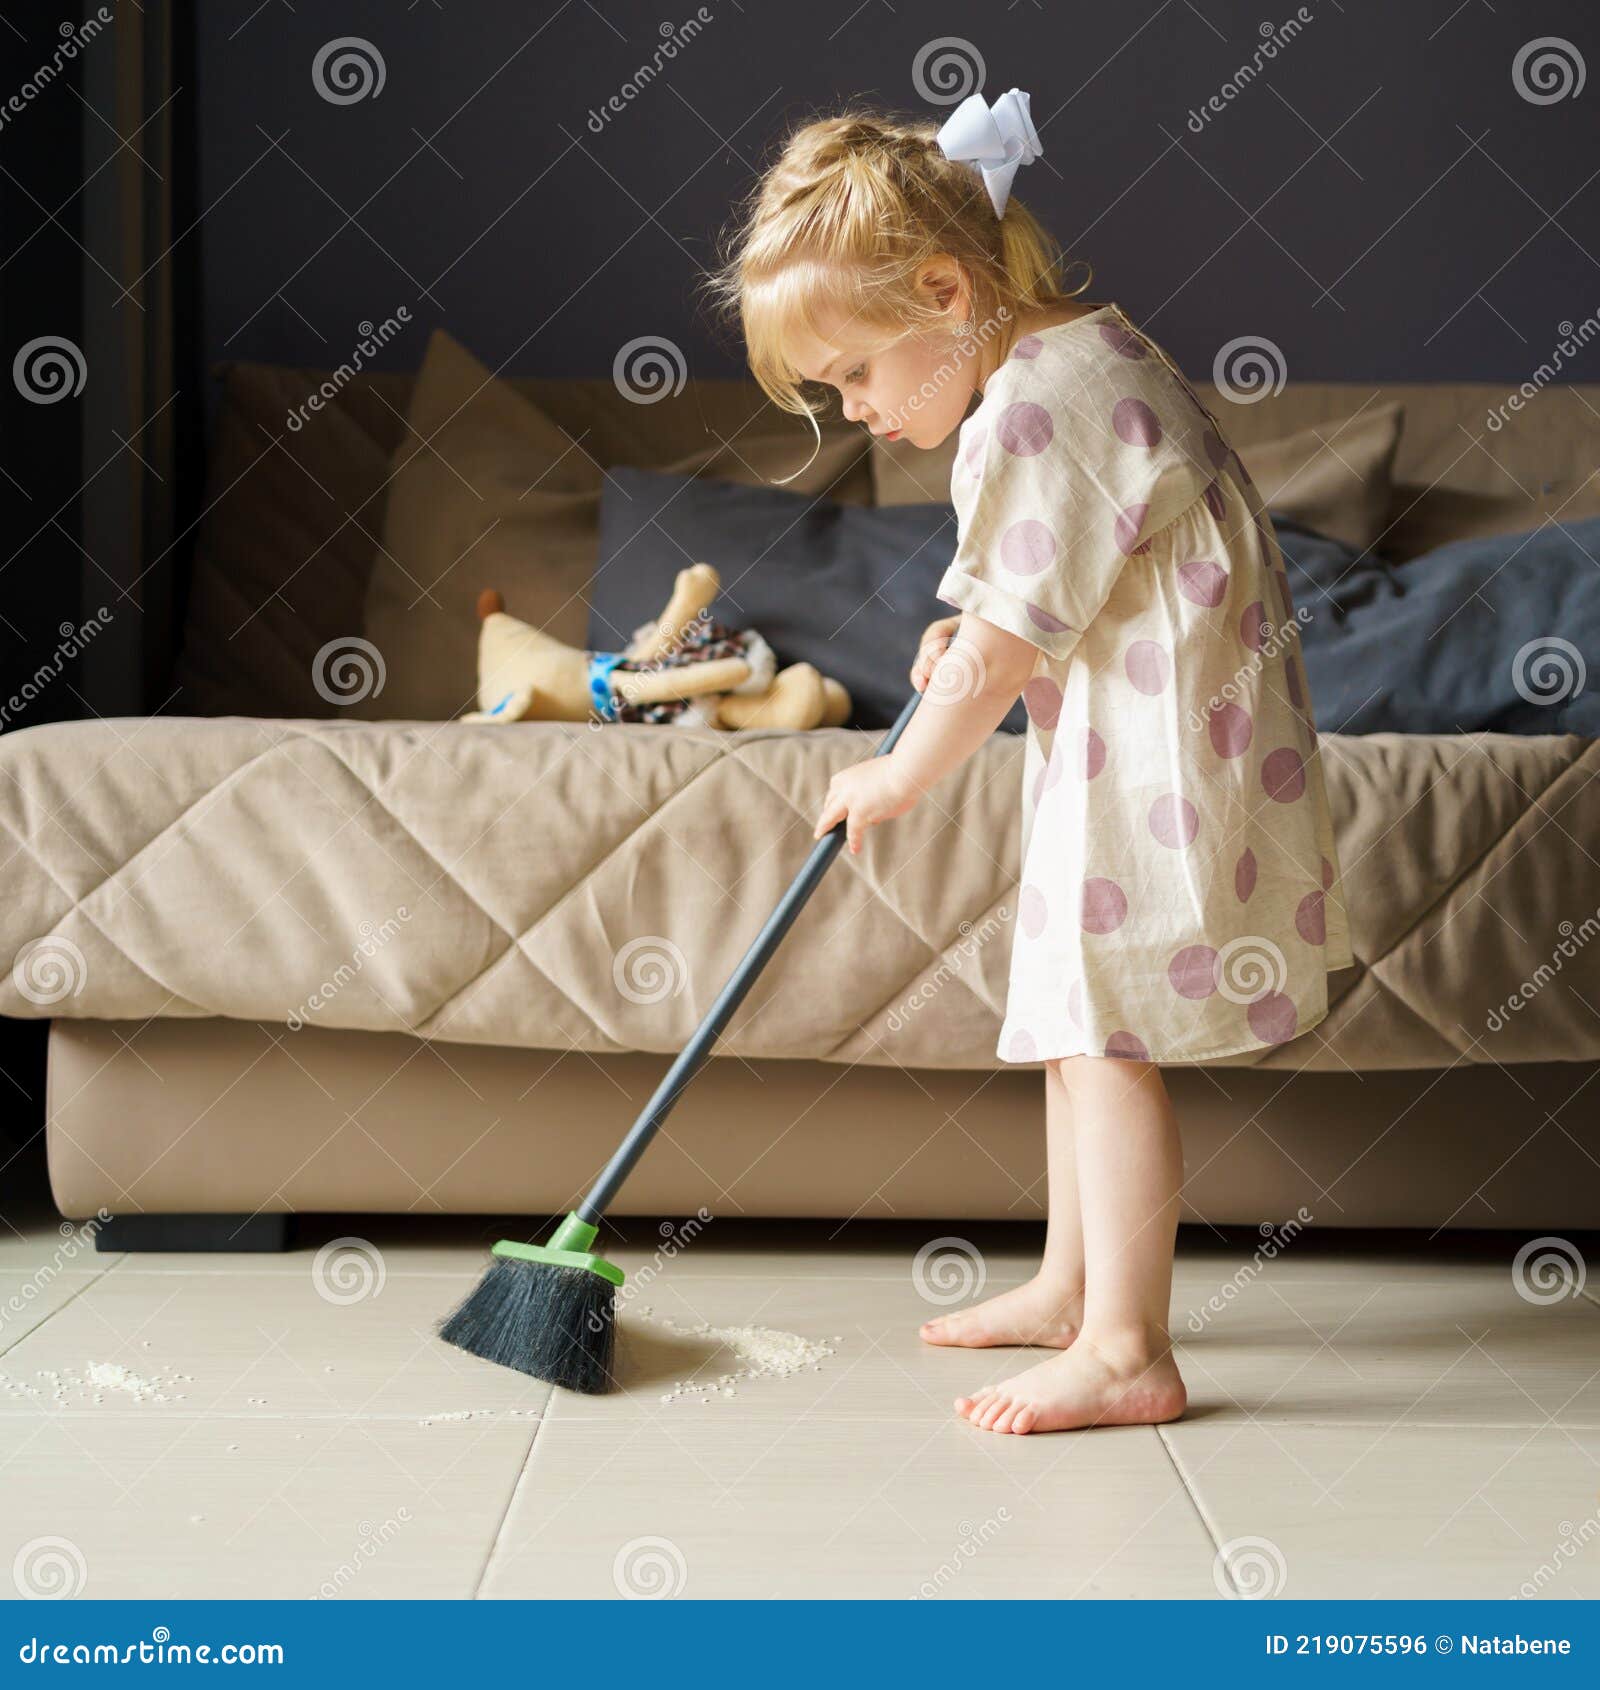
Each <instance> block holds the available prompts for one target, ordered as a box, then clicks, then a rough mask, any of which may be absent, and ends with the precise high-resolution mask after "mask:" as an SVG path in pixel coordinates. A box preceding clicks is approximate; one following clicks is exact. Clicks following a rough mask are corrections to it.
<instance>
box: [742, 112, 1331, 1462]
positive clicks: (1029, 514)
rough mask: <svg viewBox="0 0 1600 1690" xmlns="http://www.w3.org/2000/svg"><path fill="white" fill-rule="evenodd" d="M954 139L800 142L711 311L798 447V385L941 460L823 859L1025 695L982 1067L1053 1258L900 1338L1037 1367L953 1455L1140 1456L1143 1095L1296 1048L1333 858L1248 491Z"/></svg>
mask: <svg viewBox="0 0 1600 1690" xmlns="http://www.w3.org/2000/svg"><path fill="white" fill-rule="evenodd" d="M972 99H973V100H976V101H978V108H979V109H978V112H977V114H976V115H977V117H978V119H979V120H980V122H981V121H985V120H986V121H988V122H989V123H990V124H991V125H992V126H993V128H994V130H995V132H997V133H998V135H999V136H1000V138H1001V141H1002V143H1003V142H1004V140H1005V138H1006V136H1007V135H1008V134H1009V135H1011V136H1015V135H1017V134H1019V133H1020V134H1022V135H1025V136H1029V137H1031V141H1030V142H1029V145H1028V147H1027V148H1025V149H1023V151H1022V156H1021V158H1020V162H1024V163H1025V162H1028V160H1029V159H1030V158H1031V157H1032V156H1034V154H1035V153H1036V152H1037V150H1038V147H1037V136H1036V134H1034V133H1033V130H1032V125H1031V123H1030V122H1028V120H1027V96H1026V95H1025V94H1021V93H1020V92H1019V91H1018V90H1015V89H1013V90H1012V91H1011V92H1010V93H1009V94H1007V95H1005V96H1002V100H1001V101H997V102H996V105H995V107H994V108H993V110H992V113H991V111H990V109H989V108H987V107H985V106H984V105H983V102H982V97H981V96H978V95H974V96H973V97H972ZM971 107H972V101H970V100H969V101H968V102H966V103H965V104H964V105H963V107H962V108H960V112H961V114H965V117H964V121H965V122H966V125H967V129H968V131H969V132H970V130H971V126H972V124H971V120H972V119H973V117H974V113H973V112H972V110H971ZM958 115H959V114H958ZM953 127H956V125H955V120H954V119H953V120H952V123H951V124H947V125H946V126H945V129H943V130H940V131H938V132H937V133H936V132H935V130H934V128H933V126H932V125H924V124H916V123H911V124H900V123H895V122H891V121H887V120H884V119H882V118H879V117H876V116H873V115H871V114H869V113H862V112H849V113H846V114H845V115H843V116H840V117H837V118H833V119H828V120H824V121H820V122H815V123H811V124H809V125H807V126H806V127H804V128H802V129H800V130H798V131H797V132H796V133H795V134H794V135H793V136H792V137H791V138H790V140H789V143H788V145H787V147H786V149H785V151H784V153H783V155H782V157H781V158H780V159H779V161H778V162H777V164H776V165H775V166H774V167H773V169H772V170H771V171H770V172H769V173H768V175H767V176H766V177H765V179H764V180H763V182H762V184H761V186H760V188H759V190H758V192H757V195H756V197H755V201H754V204H753V206H752V208H751V212H750V215H749V219H748V222H747V223H746V225H745V226H744V227H743V228H742V230H741V231H740V235H739V239H738V244H737V249H736V251H735V253H734V255H733V256H732V259H731V261H730V264H729V266H728V267H727V269H726V270H725V271H724V273H723V276H722V278H721V281H722V282H723V284H724V286H725V287H726V289H727V292H728V295H729V297H730V298H731V299H733V300H736V302H737V307H738V311H739V314H740V318H741V323H742V327H743V330H744V334H745V337H746V344H747V347H748V351H749V358H750V364H751V369H752V372H753V373H754V375H755V377H756V379H757V380H758V381H759V383H760V384H761V386H762V387H763V389H764V390H765V391H766V392H767V393H768V394H769V395H770V396H771V397H772V398H773V399H774V401H775V402H776V403H778V404H779V405H781V406H782V407H783V408H785V409H787V410H790V411H794V412H797V413H802V414H804V415H806V416H807V417H808V418H811V420H812V423H813V427H815V418H814V415H813V411H812V407H811V406H810V405H809V404H807V402H806V400H805V398H804V396H803V395H802V392H801V389H802V388H803V387H805V386H807V385H808V384H829V385H832V386H835V387H837V388H838V390H839V392H840V394H841V396H842V403H843V407H844V414H845V416H846V417H847V418H849V419H850V420H852V421H859V422H861V423H863V424H864V425H865V426H866V427H867V428H868V429H870V430H871V432H872V433H873V434H875V435H879V436H883V437H885V438H888V439H895V438H899V437H901V436H903V437H904V438H905V439H906V440H908V441H910V442H911V443H912V444H913V445H915V446H918V447H921V448H923V449H924V450H931V449H933V448H934V447H937V446H938V445H940V443H941V442H943V441H944V440H945V439H946V438H947V437H948V436H949V435H950V433H951V432H952V430H956V429H959V449H958V451H957V453H956V458H955V466H954V471H953V476H952V481H951V489H950V492H951V499H952V501H953V503H954V505H955V510H956V515H957V519H958V523H957V541H956V550H955V556H954V559H953V560H952V562H951V563H950V566H949V568H948V569H947V570H946V571H945V573H944V577H943V579H942V580H941V581H940V583H939V586H938V595H937V596H938V597H939V598H940V599H942V600H943V601H944V602H945V603H947V604H950V605H953V606H955V607H957V608H958V609H959V610H960V611H961V613H962V614H961V615H960V616H959V617H958V618H956V617H953V618H950V619H948V620H946V621H942V622H936V623H934V624H933V625H932V626H931V627H930V628H929V629H928V630H927V632H926V634H925V635H924V642H923V645H922V649H921V651H920V652H919V654H918V657H917V661H916V665H915V667H914V669H913V671H912V675H911V679H912V682H913V684H914V685H915V686H916V688H917V689H918V690H919V691H921V692H922V693H923V702H922V704H921V706H920V707H919V708H918V710H917V712H916V714H915V716H914V717H913V718H912V721H911V723H910V725H909V726H908V727H907V729H906V731H905V733H904V734H903V736H902V737H901V739H900V742H899V744H898V745H897V746H896V748H895V749H894V751H893V752H892V753H891V754H890V755H889V756H887V757H882V758H875V759H872V760H869V761H866V762H862V763H858V764H855V765H854V766H852V767H850V768H847V769H844V770H842V771H841V772H840V773H839V774H838V775H836V776H835V777H834V779H833V781H832V782H831V783H830V785H829V788H828V793H827V797H826V800H825V802H824V803H823V806H822V810H821V813H820V814H819V816H818V818H817V824H816V834H817V836H818V837H820V836H821V835H822V834H823V833H825V832H826V831H827V830H828V829H829V828H831V827H833V826H834V825H836V824H837V823H838V822H840V821H843V822H845V823H846V828H847V834H848V844H849V848H850V850H852V851H859V850H860V847H861V836H862V834H863V833H864V832H865V831H866V829H867V828H869V827H872V826H874V825H876V824H877V823H879V822H881V821H885V820H888V819H889V818H891V817H894V816H899V815H903V814H904V813H905V812H906V811H907V810H909V809H910V808H911V807H912V806H913V805H914V804H915V803H916V802H917V801H918V800H919V799H920V798H921V797H922V795H923V794H924V793H926V792H927V791H928V790H929V789H930V788H931V787H933V786H934V785H935V784H936V783H937V782H938V781H940V780H941V779H942V778H943V777H944V776H945V775H947V774H949V773H950V771H951V770H952V769H954V768H955V767H956V766H957V765H958V764H959V763H961V762H962V761H963V760H964V759H965V758H967V757H969V756H971V755H972V753H973V752H974V751H976V750H977V749H978V747H979V746H981V745H982V744H983V743H984V742H985V741H986V740H987V739H988V737H989V735H990V734H991V733H993V732H994V731H995V729H996V728H997V726H998V725H999V723H1000V721H1001V719H1002V718H1003V717H1004V716H1005V714H1006V712H1007V710H1008V709H1009V708H1010V707H1011V705H1012V703H1013V702H1014V701H1015V700H1016V698H1017V696H1018V695H1019V693H1020V695H1021V696H1022V698H1023V701H1024V703H1025V706H1026V709H1027V715H1028V731H1027V735H1026V744H1025V752H1024V757H1023V766H1022V789H1021V801H1022V863H1021V874H1020V890H1019V895H1018V898H1017V902H1016V913H1017V925H1016V931H1015V933H1014V936H1013V946H1012V957H1011V973H1010V990H1009V995H1008V997H1007V1000H1006V1013H1005V1019H1004V1023H1003V1025H1002V1027H1001V1030H1000V1038H999V1044H998V1047H997V1052H996V1054H997V1055H998V1056H999V1058H1000V1059H1001V1060H1003V1061H1006V1062H1018V1063H1043V1065H1044V1074H1045V1119H1046V1141H1047V1164H1048V1170H1049V1222H1048V1226H1047V1229H1046V1234H1045V1245H1044V1257H1043V1261H1042V1262H1041V1264H1040V1268H1039V1271H1038V1273H1037V1274H1035V1276H1034V1277H1033V1278H1032V1279H1031V1280H1029V1281H1028V1282H1027V1284H1025V1285H1022V1286H1019V1287H1017V1288H1016V1289H1015V1290H1011V1291H1007V1292H1005V1293H1004V1294H1003V1295H1001V1296H998V1297H993V1298H991V1299H989V1300H988V1301H987V1302H984V1303H980V1304H978V1305H976V1306H975V1307H972V1308H968V1309H964V1310H962V1311H960V1312H959V1313H955V1314H950V1315H944V1316H941V1317H939V1318H937V1319H934V1320H930V1321H928V1322H926V1323H925V1324H924V1325H923V1327H922V1329H921V1335H922V1337H923V1338H924V1339H925V1340H927V1341H928V1342H929V1343H934V1344H954V1345H967V1346H972V1347H975V1348H981V1347H985V1346H990V1345H1036V1346H1039V1347H1042V1348H1044V1349H1047V1350H1051V1351H1056V1352H1059V1353H1056V1354H1052V1355H1050V1356H1048V1357H1046V1358H1045V1359H1044V1360H1042V1361H1040V1362H1038V1363H1037V1364H1036V1365H1034V1366H1032V1367H1029V1368H1026V1369H1025V1370H1023V1371H1021V1372H1018V1373H1016V1374H1014V1375H1012V1376H1011V1377H1009V1378H1006V1379H1003V1380H1002V1381H1001V1382H1000V1383H999V1384H995V1385H985V1386H983V1387H982V1388H980V1389H978V1390H977V1391H976V1393H975V1394H974V1395H971V1396H961V1397H957V1398H956V1400H955V1406H956V1411H957V1412H958V1413H959V1414H961V1415H964V1416H965V1417H966V1418H967V1419H969V1420H971V1421H972V1423H973V1424H974V1425H976V1426H979V1427H983V1428H985V1429H987V1430H991V1431H996V1432H1042V1431H1054V1430H1064V1429H1067V1428H1072V1427H1085V1426H1091V1425H1108V1424H1109V1425H1127V1424H1135V1423H1156V1422H1159V1421H1165V1420H1173V1419H1176V1418H1177V1417H1178V1416H1180V1415H1181V1414H1182V1413H1183V1410H1184V1407H1185V1404H1186V1401H1187V1397H1186V1392H1185V1389H1184V1384H1183V1380H1182V1378H1181V1377H1180V1375H1179V1372H1178V1368H1177V1364H1176V1362H1175V1360H1174V1358H1173V1354H1172V1345H1171V1340H1170V1337H1169V1335H1168V1328H1167V1323H1168V1310H1169V1304H1170V1301H1171V1295H1172V1262H1173V1247H1174V1242H1175V1238H1176V1232H1177V1222H1178V1212H1179V1188H1180V1186H1181V1184H1182V1177H1183V1157H1182V1151H1181V1148H1180V1143H1179V1136H1178V1129H1177V1124H1176V1122H1175V1120H1174V1117H1173V1112H1172V1106H1171V1103H1170V1102H1169V1100H1168V1097H1167V1093H1166V1088H1165V1086H1164V1084H1163V1082H1162V1077H1161V1071H1160V1068H1159V1066H1158V1064H1161V1063H1184V1062H1202V1061H1206V1060H1208V1059H1215V1058H1219V1057H1227V1056H1235V1055H1238V1054H1240V1053H1242V1052H1247V1051H1252V1050H1258V1049H1264V1048H1266V1047H1270V1046H1274V1045H1280V1044H1283V1043H1284V1042H1285V1041H1286V1040H1289V1039H1292V1038H1294V1037H1296V1036H1297V1035H1299V1034H1301V1033H1304V1032H1306V1031H1307V1030H1308V1029H1310V1028H1312V1027H1314V1026H1315V1025H1316V1024H1317V1022H1318V1021H1320V1020H1321V1019H1322V1017H1323V1016H1324V1015H1325V1014H1326V1013H1327V1007H1328V999H1327V980H1328V974H1329V972H1330V970H1333V969H1336V968H1340V967H1343V966H1346V965H1348V964H1349V962H1350V960H1351V953H1350V945H1349V938H1348V933H1347V928H1346V923H1345V915H1344V906H1343V899H1342V892H1341V883H1340V876H1339V865H1338V857H1337V854H1336V852H1335V848H1334V842H1333V832H1332V827H1331V824H1330V820H1329V812H1328V803H1327V797H1326V792H1325V789H1324V784H1323V775H1322V768H1321V762H1320V757H1319V755H1318V749H1317V733H1316V727H1315V724H1314V722H1313V719H1312V715H1311V701H1310V696H1309V693H1308V690H1307V684H1306V677H1305V669H1304V665H1303V662H1302V660H1301V657H1300V654H1299V649H1298V643H1297V641H1296V639H1295V637H1294V635H1295V633H1296V631H1297V628H1298V624H1297V622H1296V620H1295V617H1294V610H1293V605H1292V603H1291V600H1290V594H1289V583H1288V579H1287V576H1286V575H1285V573H1284V568H1283V562H1282V558H1281V556H1280V554H1279V551H1278V546H1277V543H1276V540H1275V538H1274V535H1273V530H1272V526H1271V523H1270V521H1269V520H1268V518H1267V515H1266V512H1265V510H1264V509H1263V507H1262V504H1261V500H1260V498H1259V496H1258V495H1257V493H1256V490H1255V487H1254V485H1253V484H1252V483H1251V480H1250V477H1249V475H1248V474H1247V473H1246V471H1245V468H1244V465H1243V464H1242V463H1241V462H1240V460H1239V457H1238V455H1237V453H1235V452H1234V451H1232V450H1231V448H1230V447H1229V446H1228V443H1227V440H1226V438H1225V436H1224V434H1223V431H1222V429H1221V428H1220V427H1219V426H1218V424H1217V421H1216V419H1215V418H1214V417H1213V416H1211V415H1210V413H1209V412H1207V411H1206V410H1205V408H1204V407H1203V406H1202V405H1201V404H1200V402H1199V401H1198V399H1197V398H1196V396H1195V395H1194V393H1193V392H1192V390H1191V389H1190V388H1189V386H1188V384H1187V383H1186V382H1185V381H1184V379H1183V377H1182V375H1181V374H1180V373H1179V371H1178V370H1177V369H1176V367H1175V366H1174V365H1173V364H1172V362H1171V360H1170V359H1168V357H1167V356H1166V354H1165V353H1164V352H1163V351H1162V350H1161V349H1160V348H1159V347H1158V346H1157V345H1156V344H1155V343H1154V342H1153V341H1152V340H1151V339H1150V338H1149V337H1148V336H1147V335H1145V334H1143V333H1142V332H1141V331H1140V330H1139V329H1138V328H1137V327H1136V326H1135V325H1134V324H1133V323H1132V322H1131V321H1130V320H1129V319H1128V317H1127V316H1126V315H1125V314H1124V312H1123V311H1122V310H1121V308H1120V307H1119V306H1117V305H1115V304H1112V303H1107V304H1103V305H1099V306H1091V305H1089V304H1087V303H1080V302H1078V300H1077V298H1076V296H1075V295H1074V294H1072V293H1068V292H1064V291H1062V290H1061V288H1060V286H1059V283H1058V277H1059V265H1060V258H1061V255H1060V251H1059V249H1058V248H1057V247H1055V246H1054V245H1053V243H1052V242H1051V241H1050V240H1049V237H1048V236H1046V235H1045V233H1044V232H1043V230H1042V229H1041V228H1040V226H1039V225H1038V223H1037V222H1036V221H1035V219H1034V218H1033V217H1032V216H1031V215H1030V213H1029V212H1028V211H1027V210H1026V208H1025V207H1023V206H1022V205H1020V204H1019V203H1017V202H1016V201H1015V200H1013V199H1010V198H1009V195H1008V192H1007V189H1008V187H1009V174H1008V173H1007V172H1006V170H1005V169H1004V168H1002V169H1001V170H999V171H996V170H994V169H988V170H985V171H983V172H982V173H981V174H980V173H979V171H978V170H976V169H975V168H974V167H973V166H972V165H971V164H969V163H967V162H963V160H964V159H966V158H968V157H971V156H973V154H972V152H970V151H963V152H962V153H961V158H959V159H958V158H952V157H950V156H947V152H946V146H945V145H944V144H941V143H942V142H945V143H947V142H948V138H949V133H950V131H951V130H952V128H953ZM956 150H957V149H955V148H951V149H950V151H952V152H954V151H956ZM1011 152H1012V165H1011V171H1010V174H1014V169H1015V163H1016V162H1019V160H1018V159H1017V156H1016V153H1017V149H1016V148H1014V147H1013V148H1012V149H1011ZM995 156H996V155H995V152H994V150H993V149H991V150H990V153H989V157H990V160H991V162H992V161H993V159H994V157H995ZM997 190H998V191H997ZM1078 291H1080V292H1081V289H1080V290H1078ZM974 395H976V396H977V398H978V404H977V406H976V408H975V409H973V410H972V411H971V414H970V415H967V412H968V407H969V405H970V403H971V401H972V399H973V397H974ZM963 419H964V420H963Z"/></svg>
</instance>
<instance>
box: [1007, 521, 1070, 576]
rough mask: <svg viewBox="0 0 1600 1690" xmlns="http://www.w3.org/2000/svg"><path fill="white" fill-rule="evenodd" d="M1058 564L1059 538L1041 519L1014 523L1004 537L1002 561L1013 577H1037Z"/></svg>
mask: <svg viewBox="0 0 1600 1690" xmlns="http://www.w3.org/2000/svg"><path fill="white" fill-rule="evenodd" d="M1055 560H1056V537H1055V535H1054V534H1052V533H1051V532H1050V529H1049V527H1048V526H1047V525H1046V524H1045V523H1042V522H1040V521H1039V520H1038V518H1037V517H1032V516H1026V517H1024V518H1023V519H1022V521H1021V522H1013V523H1012V524H1011V526H1010V527H1009V528H1008V529H1007V530H1006V531H1005V533H1004V534H1002V535H1001V536H1000V561H1001V562H1002V563H1003V564H1004V565H1005V566H1006V568H1007V569H1009V570H1010V571H1011V573H1012V574H1013V575H1037V574H1038V573H1039V572H1040V570H1042V569H1048V568H1049V567H1050V565H1051V564H1052V563H1054V562H1055Z"/></svg>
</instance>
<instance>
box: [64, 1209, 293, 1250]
mask: <svg viewBox="0 0 1600 1690" xmlns="http://www.w3.org/2000/svg"><path fill="white" fill-rule="evenodd" d="M293 1239H294V1216H293V1215H114V1216H113V1217H112V1218H111V1219H110V1220H109V1221H103V1222H102V1223H101V1225H100V1227H99V1229H98V1230H97V1231H96V1232H95V1235H94V1247H95V1249H96V1250H105V1251H110V1250H218V1251H246V1252H250V1253H261V1252H265V1251H271V1250H287V1249H288V1248H289V1246H290V1244H291V1243H292V1242H293Z"/></svg>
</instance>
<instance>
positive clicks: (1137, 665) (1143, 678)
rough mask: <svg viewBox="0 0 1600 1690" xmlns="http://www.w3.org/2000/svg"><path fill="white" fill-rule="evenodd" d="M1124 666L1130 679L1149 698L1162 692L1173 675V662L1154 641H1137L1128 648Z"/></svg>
mask: <svg viewBox="0 0 1600 1690" xmlns="http://www.w3.org/2000/svg"><path fill="white" fill-rule="evenodd" d="M1122 666H1123V668H1124V669H1126V670H1127V672H1128V679H1129V680H1130V681H1132V682H1133V684H1134V685H1135V686H1136V687H1137V688H1138V689H1139V691H1140V692H1142V693H1144V694H1145V695H1146V697H1148V698H1154V697H1155V695H1156V694H1157V693H1158V692H1160V691H1161V689H1162V688H1163V687H1164V686H1165V685H1166V684H1167V680H1168V677H1169V676H1170V675H1171V673H1172V663H1171V660H1170V659H1169V658H1168V657H1167V654H1166V652H1164V651H1163V650H1162V649H1161V647H1160V646H1158V645H1157V644H1156V642H1155V641H1154V640H1135V641H1134V642H1133V644H1132V645H1131V646H1129V647H1128V650H1127V654H1126V656H1124V658H1123V659H1122Z"/></svg>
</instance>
